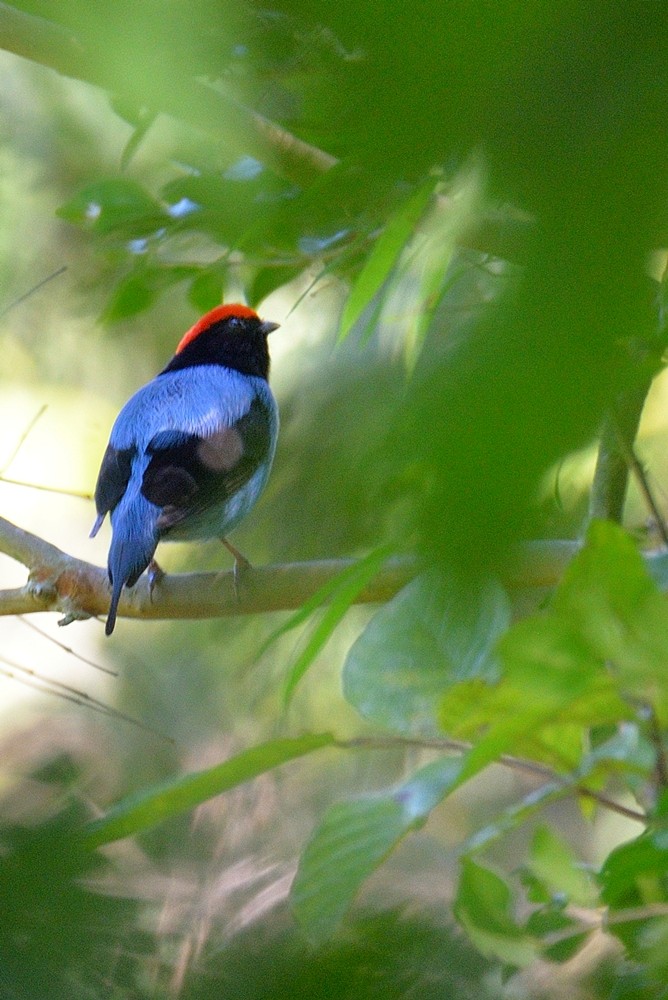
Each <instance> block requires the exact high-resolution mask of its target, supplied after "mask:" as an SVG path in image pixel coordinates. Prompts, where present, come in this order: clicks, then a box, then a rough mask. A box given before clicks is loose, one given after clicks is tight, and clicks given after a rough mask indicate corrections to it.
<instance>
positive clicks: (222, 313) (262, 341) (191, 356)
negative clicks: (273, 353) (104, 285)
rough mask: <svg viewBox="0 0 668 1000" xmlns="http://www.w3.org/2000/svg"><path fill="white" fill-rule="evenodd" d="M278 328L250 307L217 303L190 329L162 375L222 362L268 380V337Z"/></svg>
mask: <svg viewBox="0 0 668 1000" xmlns="http://www.w3.org/2000/svg"><path fill="white" fill-rule="evenodd" d="M277 327H278V323H269V322H263V321H262V320H261V319H260V317H259V316H258V314H257V313H256V312H254V311H253V310H252V309H249V308H248V306H242V305H239V304H236V303H235V304H233V305H227V306H217V307H216V308H215V309H212V310H211V312H208V313H207V314H206V315H205V316H202V318H201V319H200V320H198V321H197V323H195V325H194V326H193V327H191V329H190V330H188V332H187V333H186V334H185V336H184V337H183V338H182V339H181V341H180V343H179V345H178V347H177V348H176V353H175V355H174V357H173V358H172V360H171V361H170V362H169V364H168V365H167V367H166V368H164V369H163V370H162V372H161V373H160V374H161V375H164V374H165V373H166V372H173V371H178V370H179V369H181V368H192V367H194V366H196V365H223V366H224V367H225V368H232V369H233V370H234V371H238V372H241V373H242V374H243V375H259V376H260V378H264V379H267V378H268V377H269V347H268V345H267V337H268V336H269V334H270V333H271V332H272V330H275V329H276V328H277Z"/></svg>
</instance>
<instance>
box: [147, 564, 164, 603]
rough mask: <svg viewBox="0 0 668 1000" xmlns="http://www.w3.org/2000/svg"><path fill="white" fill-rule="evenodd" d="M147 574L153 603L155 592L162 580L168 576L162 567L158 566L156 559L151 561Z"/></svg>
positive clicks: (150, 598)
mask: <svg viewBox="0 0 668 1000" xmlns="http://www.w3.org/2000/svg"><path fill="white" fill-rule="evenodd" d="M146 574H147V576H148V596H149V600H151V601H152V600H153V591H154V590H155V588H156V586H157V585H158V584H159V583H160V581H161V580H162V578H163V577H164V576H166V575H167V574H166V573H165V571H164V569H163V568H162V566H158V564H157V562H156V561H155V559H151V561H150V563H149V564H148V567H147V569H146Z"/></svg>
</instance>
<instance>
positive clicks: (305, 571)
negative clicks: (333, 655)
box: [0, 518, 579, 624]
mask: <svg viewBox="0 0 668 1000" xmlns="http://www.w3.org/2000/svg"><path fill="white" fill-rule="evenodd" d="M578 547H579V546H578V544H577V543H576V542H567V541H557V542H531V543H527V544H526V545H524V546H522V548H521V549H520V550H519V551H518V553H517V556H516V558H515V559H514V560H513V562H512V563H510V564H509V565H508V566H507V567H506V570H505V574H504V580H505V582H506V583H507V584H508V586H510V587H513V586H515V587H532V588H533V587H549V586H553V585H555V584H556V583H557V582H558V581H559V579H560V578H561V575H562V574H563V571H564V569H565V567H566V565H567V564H568V562H569V561H570V559H571V558H572V557H573V555H574V554H575V553H576V552H577V550H578ZM0 552H4V553H5V554H6V555H8V556H9V557H10V558H11V559H14V560H15V561H17V562H19V563H21V564H22V565H23V566H25V567H26V568H27V569H28V570H29V571H30V572H29V576H28V580H27V582H26V584H25V586H23V587H19V588H16V589H12V590H4V591H0V616H2V615H18V614H30V613H33V612H38V611H58V612H61V613H62V614H64V616H65V618H64V621H63V624H68V623H69V622H70V621H74V620H76V619H77V618H88V617H91V616H96V615H101V614H106V612H107V609H108V607H109V584H108V581H107V573H106V570H104V569H102V568H101V567H100V566H94V565H92V564H91V563H88V562H85V561H83V560H81V559H75V558H74V556H70V555H68V554H67V553H65V552H62V551H61V550H60V549H58V548H56V546H55V545H52V544H51V543H50V542H47V541H45V540H44V539H42V538H39V537H38V536H37V535H33V534H31V533H30V532H29V531H24V530H23V529H21V528H18V527H17V526H16V525H14V524H12V523H11V522H10V521H7V520H5V519H4V518H0ZM353 562H354V560H352V559H323V560H320V561H318V562H302V563H290V564H284V565H273V566H255V567H251V568H250V569H249V570H248V571H247V572H245V573H244V575H243V577H242V580H241V586H240V588H239V593H238V594H237V592H236V590H235V586H234V575H233V573H232V572H231V571H230V572H224V573H178V574H168V575H167V576H165V577H164V578H163V579H162V580H161V581H160V583H159V584H158V585H157V586H156V587H155V589H154V591H153V594H151V593H150V591H149V586H148V580H147V578H146V577H145V576H143V577H142V578H141V579H140V580H139V582H138V583H137V584H136V585H135V586H134V587H132V588H131V589H129V590H127V589H126V590H124V591H123V596H122V598H121V603H120V606H119V611H118V613H119V616H121V617H126V618H144V619H158V618H187V619H192V618H218V617H228V616H234V615H250V614H260V613H262V612H267V611H291V610H294V609H295V608H299V607H301V606H302V604H304V602H305V601H306V600H308V598H309V597H312V596H313V595H314V594H315V593H316V592H317V591H318V590H319V589H320V588H321V587H322V586H324V585H325V584H326V583H328V582H329V581H330V580H332V579H333V578H334V577H336V576H337V575H338V574H339V573H341V572H343V570H345V569H347V568H349V567H350V566H351V565H352V564H353ZM416 572H417V566H416V563H415V562H414V561H413V560H412V559H407V558H404V559H390V560H388V562H387V563H386V564H385V566H384V567H383V568H382V569H381V571H380V572H379V573H378V574H377V576H376V577H375V578H374V579H373V580H372V581H371V582H370V583H369V584H368V585H367V586H366V587H365V588H364V590H362V592H361V593H360V594H359V595H358V596H357V599H356V602H355V603H357V604H378V603H383V602H385V601H388V600H390V598H391V597H393V596H394V595H395V594H396V593H397V592H398V591H399V590H401V588H402V587H403V586H404V585H405V584H406V583H408V581H409V580H411V579H412V578H413V577H414V576H415V574H416Z"/></svg>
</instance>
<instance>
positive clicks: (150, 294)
mask: <svg viewBox="0 0 668 1000" xmlns="http://www.w3.org/2000/svg"><path fill="white" fill-rule="evenodd" d="M191 274H192V270H191V269H190V268H184V267H144V266H142V267H140V268H138V269H137V270H136V271H133V272H132V273H131V274H130V275H128V276H127V277H126V278H123V279H122V280H121V281H120V282H119V283H118V285H117V286H116V288H115V289H114V291H113V294H112V296H111V298H110V300H109V302H108V303H107V305H106V307H105V309H104V312H103V313H102V316H101V321H102V323H108V324H111V323H118V322H119V321H120V320H123V319H127V318H128V317H130V316H136V315H137V314H138V313H140V312H143V311H144V310H145V309H148V308H149V307H150V306H152V305H153V303H154V302H155V301H156V299H157V298H158V295H159V294H160V293H161V292H162V291H164V290H165V289H166V288H169V287H170V286H171V285H174V284H176V283H177V282H179V281H182V280H183V279H184V278H186V277H189V276H190V275H191Z"/></svg>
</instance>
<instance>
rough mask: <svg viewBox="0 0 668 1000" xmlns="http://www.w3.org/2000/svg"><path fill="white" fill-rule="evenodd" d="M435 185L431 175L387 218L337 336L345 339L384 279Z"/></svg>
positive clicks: (347, 306)
mask: <svg viewBox="0 0 668 1000" xmlns="http://www.w3.org/2000/svg"><path fill="white" fill-rule="evenodd" d="M435 185H436V179H435V178H433V177H432V178H430V179H429V180H428V181H427V182H426V183H425V184H423V185H422V187H420V188H419V189H418V191H416V192H415V193H414V194H413V195H411V197H410V198H407V199H406V201H405V202H404V203H403V204H402V205H401V206H400V207H399V208H398V209H397V211H396V212H395V213H394V215H393V216H392V217H391V219H390V220H389V221H388V222H387V224H386V226H385V228H384V230H383V232H382V233H381V235H380V236H379V237H378V239H377V240H376V242H375V244H374V246H373V249H372V251H371V253H370V254H369V256H368V257H367V260H366V263H365V264H364V267H363V268H362V271H361V272H360V274H359V275H358V277H357V280H356V281H355V284H354V285H353V287H352V288H351V290H350V293H349V295H348V298H347V300H346V304H345V306H344V308H343V314H342V316H341V323H340V327H339V339H340V340H344V339H345V338H346V337H347V336H348V334H349V333H350V331H351V329H352V328H353V326H354V325H355V323H356V322H357V320H358V319H359V318H360V316H361V315H362V313H363V312H364V310H365V309H366V307H367V306H368V305H369V303H370V302H371V300H372V299H373V297H374V296H375V295H376V293H377V292H378V291H379V290H380V288H381V287H382V285H383V284H384V283H385V281H386V280H387V278H388V276H389V274H390V272H391V271H392V269H393V268H394V266H395V264H396V263H397V261H398V259H399V256H400V254H401V252H402V250H403V249H404V246H405V245H406V243H407V241H408V239H409V237H410V236H412V234H413V231H414V229H415V227H416V225H417V223H418V222H419V220H420V218H421V217H422V215H423V213H424V211H425V209H426V207H427V205H428V204H429V202H430V200H431V198H432V196H433V193H434V187H435Z"/></svg>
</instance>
